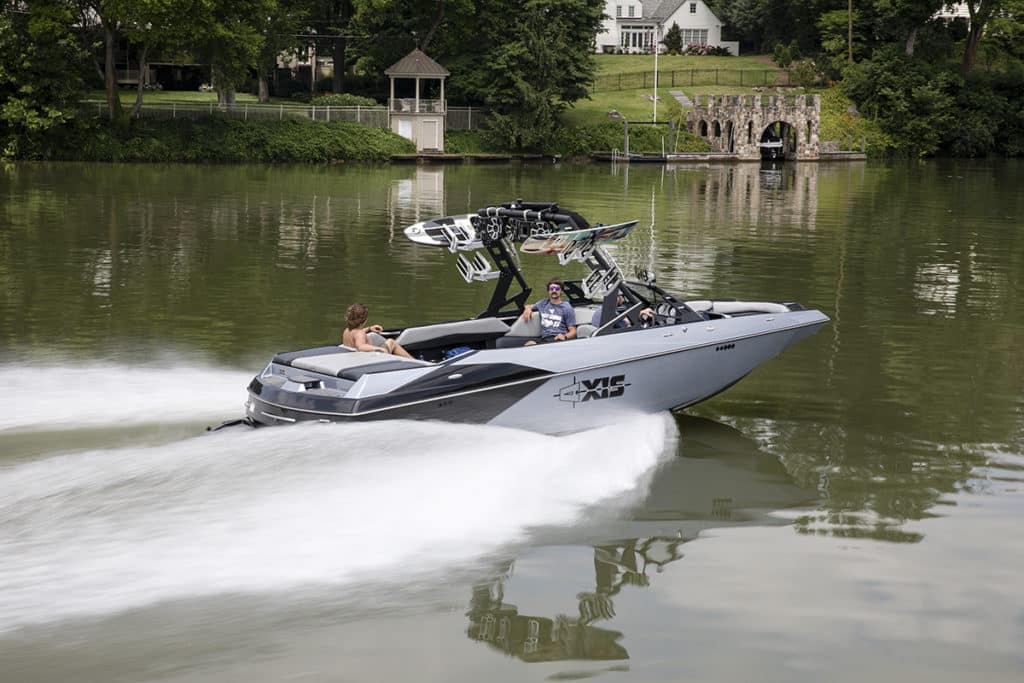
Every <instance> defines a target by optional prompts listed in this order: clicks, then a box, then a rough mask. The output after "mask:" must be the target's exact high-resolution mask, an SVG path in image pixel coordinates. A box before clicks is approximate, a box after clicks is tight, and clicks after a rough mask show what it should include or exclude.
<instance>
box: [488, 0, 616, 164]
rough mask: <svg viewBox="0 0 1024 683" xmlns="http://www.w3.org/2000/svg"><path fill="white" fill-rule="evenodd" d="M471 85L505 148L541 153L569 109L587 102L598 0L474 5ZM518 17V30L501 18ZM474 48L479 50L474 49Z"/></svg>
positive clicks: (507, 0) (501, 0)
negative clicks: (489, 113) (474, 57)
mask: <svg viewBox="0 0 1024 683" xmlns="http://www.w3.org/2000/svg"><path fill="white" fill-rule="evenodd" d="M478 10H479V12H478V15H477V33H476V35H478V36H479V40H478V41H477V43H476V45H477V46H484V48H483V51H482V54H479V55H478V57H477V60H476V64H477V66H476V69H475V70H474V71H473V72H472V73H471V77H472V78H473V80H472V81H471V86H470V87H472V88H473V89H474V90H475V91H476V93H478V94H479V96H480V97H481V98H482V99H483V100H484V101H485V102H486V104H487V105H488V106H489V107H490V108H491V110H492V112H493V119H492V120H493V124H494V125H493V133H494V135H495V136H496V137H497V138H500V139H501V140H502V141H503V142H504V143H505V146H506V147H507V148H510V149H540V148H542V146H543V143H544V142H545V141H547V140H548V139H550V137H551V136H552V134H553V132H554V130H555V129H556V126H557V122H558V117H559V115H560V114H561V112H562V111H564V110H565V108H566V107H568V106H569V105H570V104H571V103H573V102H575V101H577V100H579V99H582V98H584V97H586V96H587V87H588V85H589V84H590V83H591V82H592V81H593V77H594V71H595V64H594V59H593V38H594V36H596V35H597V31H598V29H599V28H600V26H601V21H602V18H603V14H604V2H602V1H601V0H527V1H526V2H525V4H524V3H522V2H516V1H515V0H489V1H488V2H486V3H483V2H481V3H479V5H478ZM511 16H517V17H518V30H515V31H509V30H508V29H507V26H506V24H507V21H506V19H507V18H508V17H511ZM477 49H479V47H478V48H477Z"/></svg>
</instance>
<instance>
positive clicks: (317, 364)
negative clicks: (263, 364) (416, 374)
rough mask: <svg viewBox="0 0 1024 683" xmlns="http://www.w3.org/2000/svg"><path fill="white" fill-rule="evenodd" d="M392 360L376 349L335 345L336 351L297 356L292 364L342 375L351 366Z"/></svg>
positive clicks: (411, 363)
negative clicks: (366, 349)
mask: <svg viewBox="0 0 1024 683" xmlns="http://www.w3.org/2000/svg"><path fill="white" fill-rule="evenodd" d="M392 360H394V358H393V357H389V356H383V355H381V354H380V353H377V352H376V351H347V350H344V349H341V348H338V347H335V351H334V353H325V354H322V355H319V356H303V357H301V358H296V359H295V360H293V361H292V363H291V364H292V367H295V368H300V369H302V370H310V371H312V372H319V373H321V374H324V375H333V376H335V377H341V373H342V372H343V371H345V370H348V369H349V368H355V367H359V366H361V365H373V364H379V363H382V362H385V361H392ZM402 362H403V363H405V364H407V365H408V366H409V367H415V366H418V365H432V363H429V362H428V361H425V360H409V359H405V360H403V361H402Z"/></svg>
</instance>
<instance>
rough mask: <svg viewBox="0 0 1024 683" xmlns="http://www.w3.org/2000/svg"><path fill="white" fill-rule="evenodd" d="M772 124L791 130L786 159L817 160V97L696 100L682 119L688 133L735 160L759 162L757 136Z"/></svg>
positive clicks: (819, 108) (715, 150)
mask: <svg viewBox="0 0 1024 683" xmlns="http://www.w3.org/2000/svg"><path fill="white" fill-rule="evenodd" d="M776 122H781V123H783V124H785V126H788V127H789V128H790V129H792V133H790V134H789V135H786V136H785V137H786V139H785V140H784V149H785V152H786V158H787V159H807V160H814V159H818V158H819V151H820V150H819V146H820V143H819V140H818V135H819V131H820V127H821V96H820V95H707V96H704V97H701V96H696V97H694V104H693V109H691V110H690V112H689V113H687V115H686V125H687V128H688V129H689V130H690V132H691V133H693V134H694V135H697V136H699V137H702V138H704V139H705V140H707V142H708V144H710V145H711V149H712V151H714V152H721V153H726V154H735V155H736V158H737V159H750V160H755V159H760V158H761V148H760V146H759V143H760V142H761V135H762V134H763V133H764V131H765V130H766V129H767V128H768V127H769V126H771V125H772V124H774V123H776Z"/></svg>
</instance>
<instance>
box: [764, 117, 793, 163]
mask: <svg viewBox="0 0 1024 683" xmlns="http://www.w3.org/2000/svg"><path fill="white" fill-rule="evenodd" d="M797 132H798V128H797V126H795V125H794V124H793V123H792V122H790V121H786V120H782V119H776V120H775V121H771V122H769V123H768V124H767V125H766V126H764V128H762V129H761V135H760V137H759V138H758V141H759V142H760V143H774V142H781V143H782V148H781V158H785V159H795V158H796V157H797V155H798V151H799V142H800V138H799V136H798V135H797ZM761 149H762V156H764V151H765V150H766V149H773V148H769V147H765V146H763V145H762V147H761Z"/></svg>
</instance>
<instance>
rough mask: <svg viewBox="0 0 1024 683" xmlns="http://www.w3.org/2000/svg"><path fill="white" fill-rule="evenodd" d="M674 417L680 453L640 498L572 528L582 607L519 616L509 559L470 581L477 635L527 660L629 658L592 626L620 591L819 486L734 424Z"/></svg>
mask: <svg viewBox="0 0 1024 683" xmlns="http://www.w3.org/2000/svg"><path fill="white" fill-rule="evenodd" d="M677 422H678V424H679V431H680V444H679V454H678V456H677V457H675V458H673V459H672V460H670V461H669V462H668V463H666V464H665V465H664V466H663V467H661V468H660V469H659V470H658V472H657V473H655V475H654V477H653V479H652V480H651V482H650V484H649V487H648V490H647V492H646V495H645V496H644V498H643V500H642V502H640V503H637V504H634V505H631V506H628V507H627V509H626V510H625V511H624V512H623V513H622V514H621V515H616V519H615V520H614V521H612V520H603V521H601V522H599V523H595V524H594V525H593V526H586V525H584V526H581V527H577V528H575V529H573V530H572V531H571V533H572V534H573V536H574V539H573V540H574V542H575V543H580V542H586V543H588V544H589V545H590V546H591V547H592V549H593V558H594V560H593V562H594V588H593V590H590V591H584V592H580V593H577V594H576V602H577V604H578V614H576V615H566V614H555V615H550V616H542V615H532V614H520V613H519V610H518V608H517V607H516V606H515V605H514V604H512V603H510V602H508V601H507V600H506V597H505V595H506V586H507V585H509V584H512V585H514V583H515V577H514V571H513V569H514V562H513V561H509V562H508V563H507V564H506V565H505V566H504V567H502V569H501V570H500V571H499V572H497V573H496V575H494V576H492V577H490V578H489V579H488V580H487V581H484V582H481V583H479V584H477V585H476V586H475V587H474V589H473V595H472V597H471V599H470V604H469V611H468V612H467V616H468V618H469V627H468V628H467V631H466V634H467V636H468V637H469V638H470V639H471V640H475V641H479V642H483V643H486V644H487V645H489V646H491V647H493V648H495V649H497V650H500V651H502V652H504V653H505V654H507V655H510V656H514V657H518V658H520V659H522V660H524V661H527V662H540V661H555V660H569V659H577V660H579V659H586V660H624V659H628V658H629V653H628V651H627V650H626V649H625V647H623V646H622V645H621V644H620V643H619V642H618V641H619V640H620V639H621V638H622V633H620V632H619V631H615V630H611V629H607V628H602V627H600V626H597V625H596V624H598V623H599V622H608V621H611V620H613V619H614V618H615V604H614V598H615V597H616V596H618V595H619V594H620V593H621V592H622V591H623V590H632V589H636V588H645V587H647V586H649V585H650V583H651V580H652V574H659V573H661V572H663V571H664V570H665V568H666V567H667V566H668V565H670V564H671V563H673V562H676V561H678V560H680V559H682V557H683V547H684V544H686V543H689V542H692V541H694V540H695V539H697V538H699V536H700V533H701V532H702V531H705V530H707V529H712V528H721V527H726V526H738V525H780V524H785V523H787V521H786V520H785V519H784V518H782V517H779V516H776V515H774V514H773V513H774V512H776V511H778V510H781V509H785V508H793V507H799V506H807V505H811V504H813V503H814V502H815V500H816V498H817V494H816V493H815V492H814V491H808V490H807V489H804V488H800V487H799V486H797V485H796V484H795V483H794V482H793V480H792V479H791V478H790V476H789V475H788V474H787V472H786V470H785V468H784V467H783V466H782V464H781V463H780V462H779V460H778V459H776V458H774V457H772V456H771V455H768V454H766V453H764V452H763V451H762V450H760V449H759V448H758V447H757V445H756V444H755V443H754V442H753V441H751V440H749V439H747V438H746V437H745V436H744V435H743V434H742V433H741V432H739V431H738V430H736V429H734V428H732V427H729V426H728V425H725V424H722V423H719V422H715V421H712V420H708V419H704V418H699V417H692V416H683V415H681V416H678V417H677ZM619 534H621V535H619Z"/></svg>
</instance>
